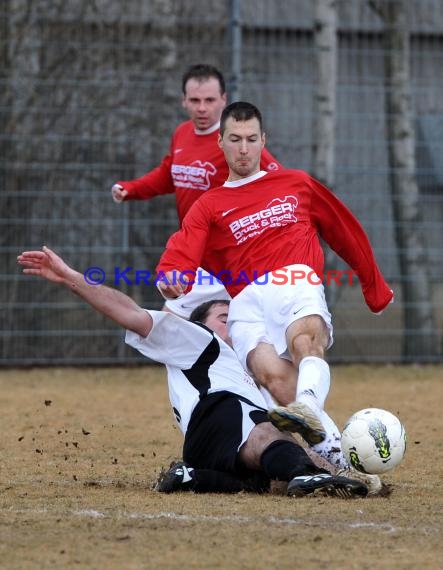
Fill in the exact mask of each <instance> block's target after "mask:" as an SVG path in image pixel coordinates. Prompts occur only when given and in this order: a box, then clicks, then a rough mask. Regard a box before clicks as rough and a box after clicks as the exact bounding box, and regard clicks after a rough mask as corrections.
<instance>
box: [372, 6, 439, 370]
mask: <svg viewBox="0 0 443 570" xmlns="http://www.w3.org/2000/svg"><path fill="white" fill-rule="evenodd" d="M371 5H372V7H373V8H374V9H376V11H377V12H378V13H379V14H380V15H381V17H382V18H383V20H384V22H385V33H384V38H385V49H386V56H385V84H386V90H385V91H386V117H387V129H388V140H389V165H390V172H391V199H392V204H393V210H394V216H395V228H396V242H397V248H398V252H399V253H398V255H399V263H400V271H401V275H402V293H403V303H404V324H405V337H404V343H403V356H404V358H405V360H407V361H421V360H428V359H430V358H432V357H434V356H435V355H436V353H437V344H436V333H435V325H434V322H433V315H432V299H431V284H430V278H429V267H428V262H427V254H426V248H425V244H424V237H423V235H422V232H421V231H420V227H421V225H422V219H421V218H422V214H421V210H420V196H419V189H418V184H417V179H416V162H415V133H414V128H413V122H412V101H411V87H410V84H411V82H410V69H409V47H410V46H409V29H408V7H409V2H408V0H390V1H389V2H386V3H381V2H371Z"/></svg>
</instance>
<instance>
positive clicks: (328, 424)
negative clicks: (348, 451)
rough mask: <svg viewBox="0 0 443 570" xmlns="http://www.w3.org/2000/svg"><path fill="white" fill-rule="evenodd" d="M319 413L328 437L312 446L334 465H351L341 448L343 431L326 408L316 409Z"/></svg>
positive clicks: (341, 466) (340, 466)
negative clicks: (341, 431)
mask: <svg viewBox="0 0 443 570" xmlns="http://www.w3.org/2000/svg"><path fill="white" fill-rule="evenodd" d="M316 412H317V415H318V418H319V420H320V421H321V423H322V424H323V427H324V428H325V431H326V438H325V439H324V440H323V441H322V442H321V443H317V444H316V445H312V446H311V448H312V449H313V450H314V451H315V452H317V453H318V454H319V455H320V456H321V457H323V458H324V459H326V461H329V463H331V464H332V465H333V466H334V467H337V468H339V469H341V468H344V467H349V463H348V462H347V461H346V459H345V456H344V455H343V452H342V450H341V433H340V430H339V429H338V427H337V426H336V424H335V422H334V420H333V419H332V418H331V417H330V416H329V415H328V414H327V413H326V412H325V410H316Z"/></svg>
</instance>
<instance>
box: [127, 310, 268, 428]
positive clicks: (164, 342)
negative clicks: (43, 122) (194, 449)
mask: <svg viewBox="0 0 443 570" xmlns="http://www.w3.org/2000/svg"><path fill="white" fill-rule="evenodd" d="M148 312H149V314H150V315H151V317H152V319H153V321H154V326H153V328H152V330H151V332H150V333H149V335H148V336H147V337H146V338H144V337H141V336H139V335H137V334H135V333H134V332H132V331H126V339H125V340H126V343H127V344H129V345H130V346H132V347H133V348H135V349H137V350H138V351H139V352H141V354H143V355H144V356H146V357H148V358H150V359H152V360H155V361H156V362H160V363H162V364H165V365H166V368H167V373H168V388H169V399H170V402H171V405H172V408H173V410H174V414H175V417H176V419H177V422H178V424H179V426H180V429H181V430H182V432H183V433H186V430H187V427H188V423H189V420H190V417H191V414H192V411H193V409H194V408H195V406H196V405H197V403H198V401H199V400H200V399H201V398H203V397H204V396H206V395H207V394H212V393H214V392H220V391H229V392H232V393H234V394H238V395H240V396H243V397H245V398H247V399H248V400H250V401H251V402H253V403H254V404H256V405H257V406H260V407H262V408H267V407H268V405H267V403H266V401H265V399H264V398H263V396H262V394H261V392H260V390H259V389H258V388H257V386H256V385H255V383H254V381H253V380H252V378H251V377H250V376H249V375H248V374H247V373H246V372H245V370H244V369H243V367H242V365H241V364H240V362H239V360H238V358H237V356H236V354H235V352H234V351H233V350H232V348H231V347H230V346H229V345H228V344H226V343H225V342H224V341H223V340H222V339H221V338H220V337H219V336H217V335H216V334H215V333H214V332H212V331H211V330H209V329H208V328H206V327H205V326H204V325H201V324H200V323H191V322H189V321H186V320H184V319H181V318H180V317H177V316H175V315H173V314H171V313H167V312H164V311H148Z"/></svg>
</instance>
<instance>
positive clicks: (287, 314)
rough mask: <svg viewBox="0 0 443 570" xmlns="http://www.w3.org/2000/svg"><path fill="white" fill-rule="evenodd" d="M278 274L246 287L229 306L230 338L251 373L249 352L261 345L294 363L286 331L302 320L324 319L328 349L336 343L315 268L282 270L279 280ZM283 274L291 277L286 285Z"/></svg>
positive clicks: (298, 267)
mask: <svg viewBox="0 0 443 570" xmlns="http://www.w3.org/2000/svg"><path fill="white" fill-rule="evenodd" d="M291 271H294V272H296V273H295V274H296V275H298V276H299V277H297V278H296V279H292V281H293V283H291V279H290V275H292V274H291V273H290V272H291ZM276 273H277V272H275V271H274V272H271V273H269V274H268V279H267V281H265V279H264V278H263V277H260V279H259V280H258V281H259V283H251V284H250V285H247V286H246V287H245V288H244V289H243V291H242V292H241V293H239V294H238V295H237V296H236V297H235V298H234V299H233V300H232V301H231V304H230V306H229V315H228V330H229V335H230V336H231V339H232V343H233V346H234V349H235V352H236V353H237V356H238V358H239V360H240V362H241V364H242V365H243V367H244V368H245V370H248V367H247V364H246V359H247V356H248V354H249V352H251V350H253V349H254V348H255V347H256V346H257V345H258V344H259V343H260V342H265V343H268V344H272V345H274V347H275V349H276V351H277V354H278V355H279V356H280V357H281V358H286V359H287V360H291V358H290V355H289V352H288V348H287V344H286V329H287V328H288V326H289V325H290V324H291V323H293V322H295V321H297V320H298V319H301V318H302V317H307V316H309V315H319V316H320V317H322V319H323V320H324V322H325V323H326V326H327V327H328V330H329V343H328V346H327V348H329V347H330V346H332V343H333V328H332V321H331V314H330V312H329V311H328V307H327V305H326V299H325V293H324V288H323V285H322V283H321V281H320V280H319V279H318V278H317V276H316V275H315V274H314V273H313V271H312V269H311V268H310V267H308V266H307V265H301V264H297V265H290V266H288V267H285V268H283V269H279V270H278V274H279V276H278V277H275V275H276ZM313 274H314V275H315V277H314V278H313V277H312V276H313ZM284 275H287V276H288V278H287V279H286V282H285V283H283V281H285V279H283V278H282V276H284ZM303 275H305V277H303ZM260 283H261V284H260Z"/></svg>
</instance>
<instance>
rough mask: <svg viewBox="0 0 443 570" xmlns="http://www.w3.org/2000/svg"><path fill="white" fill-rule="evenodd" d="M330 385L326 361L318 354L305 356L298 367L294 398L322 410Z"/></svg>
mask: <svg viewBox="0 0 443 570" xmlns="http://www.w3.org/2000/svg"><path fill="white" fill-rule="evenodd" d="M330 385H331V373H330V370H329V365H328V363H327V362H326V361H325V360H323V359H322V358H319V357H318V356H306V357H305V358H303V359H302V361H301V362H300V364H299V367H298V381H297V390H296V393H295V400H296V401H297V402H303V403H304V404H306V405H308V406H309V407H311V408H313V409H314V411H317V410H316V409H315V408H319V409H320V410H322V409H323V408H324V407H325V401H326V398H327V396H328V393H329V386H330Z"/></svg>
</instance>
